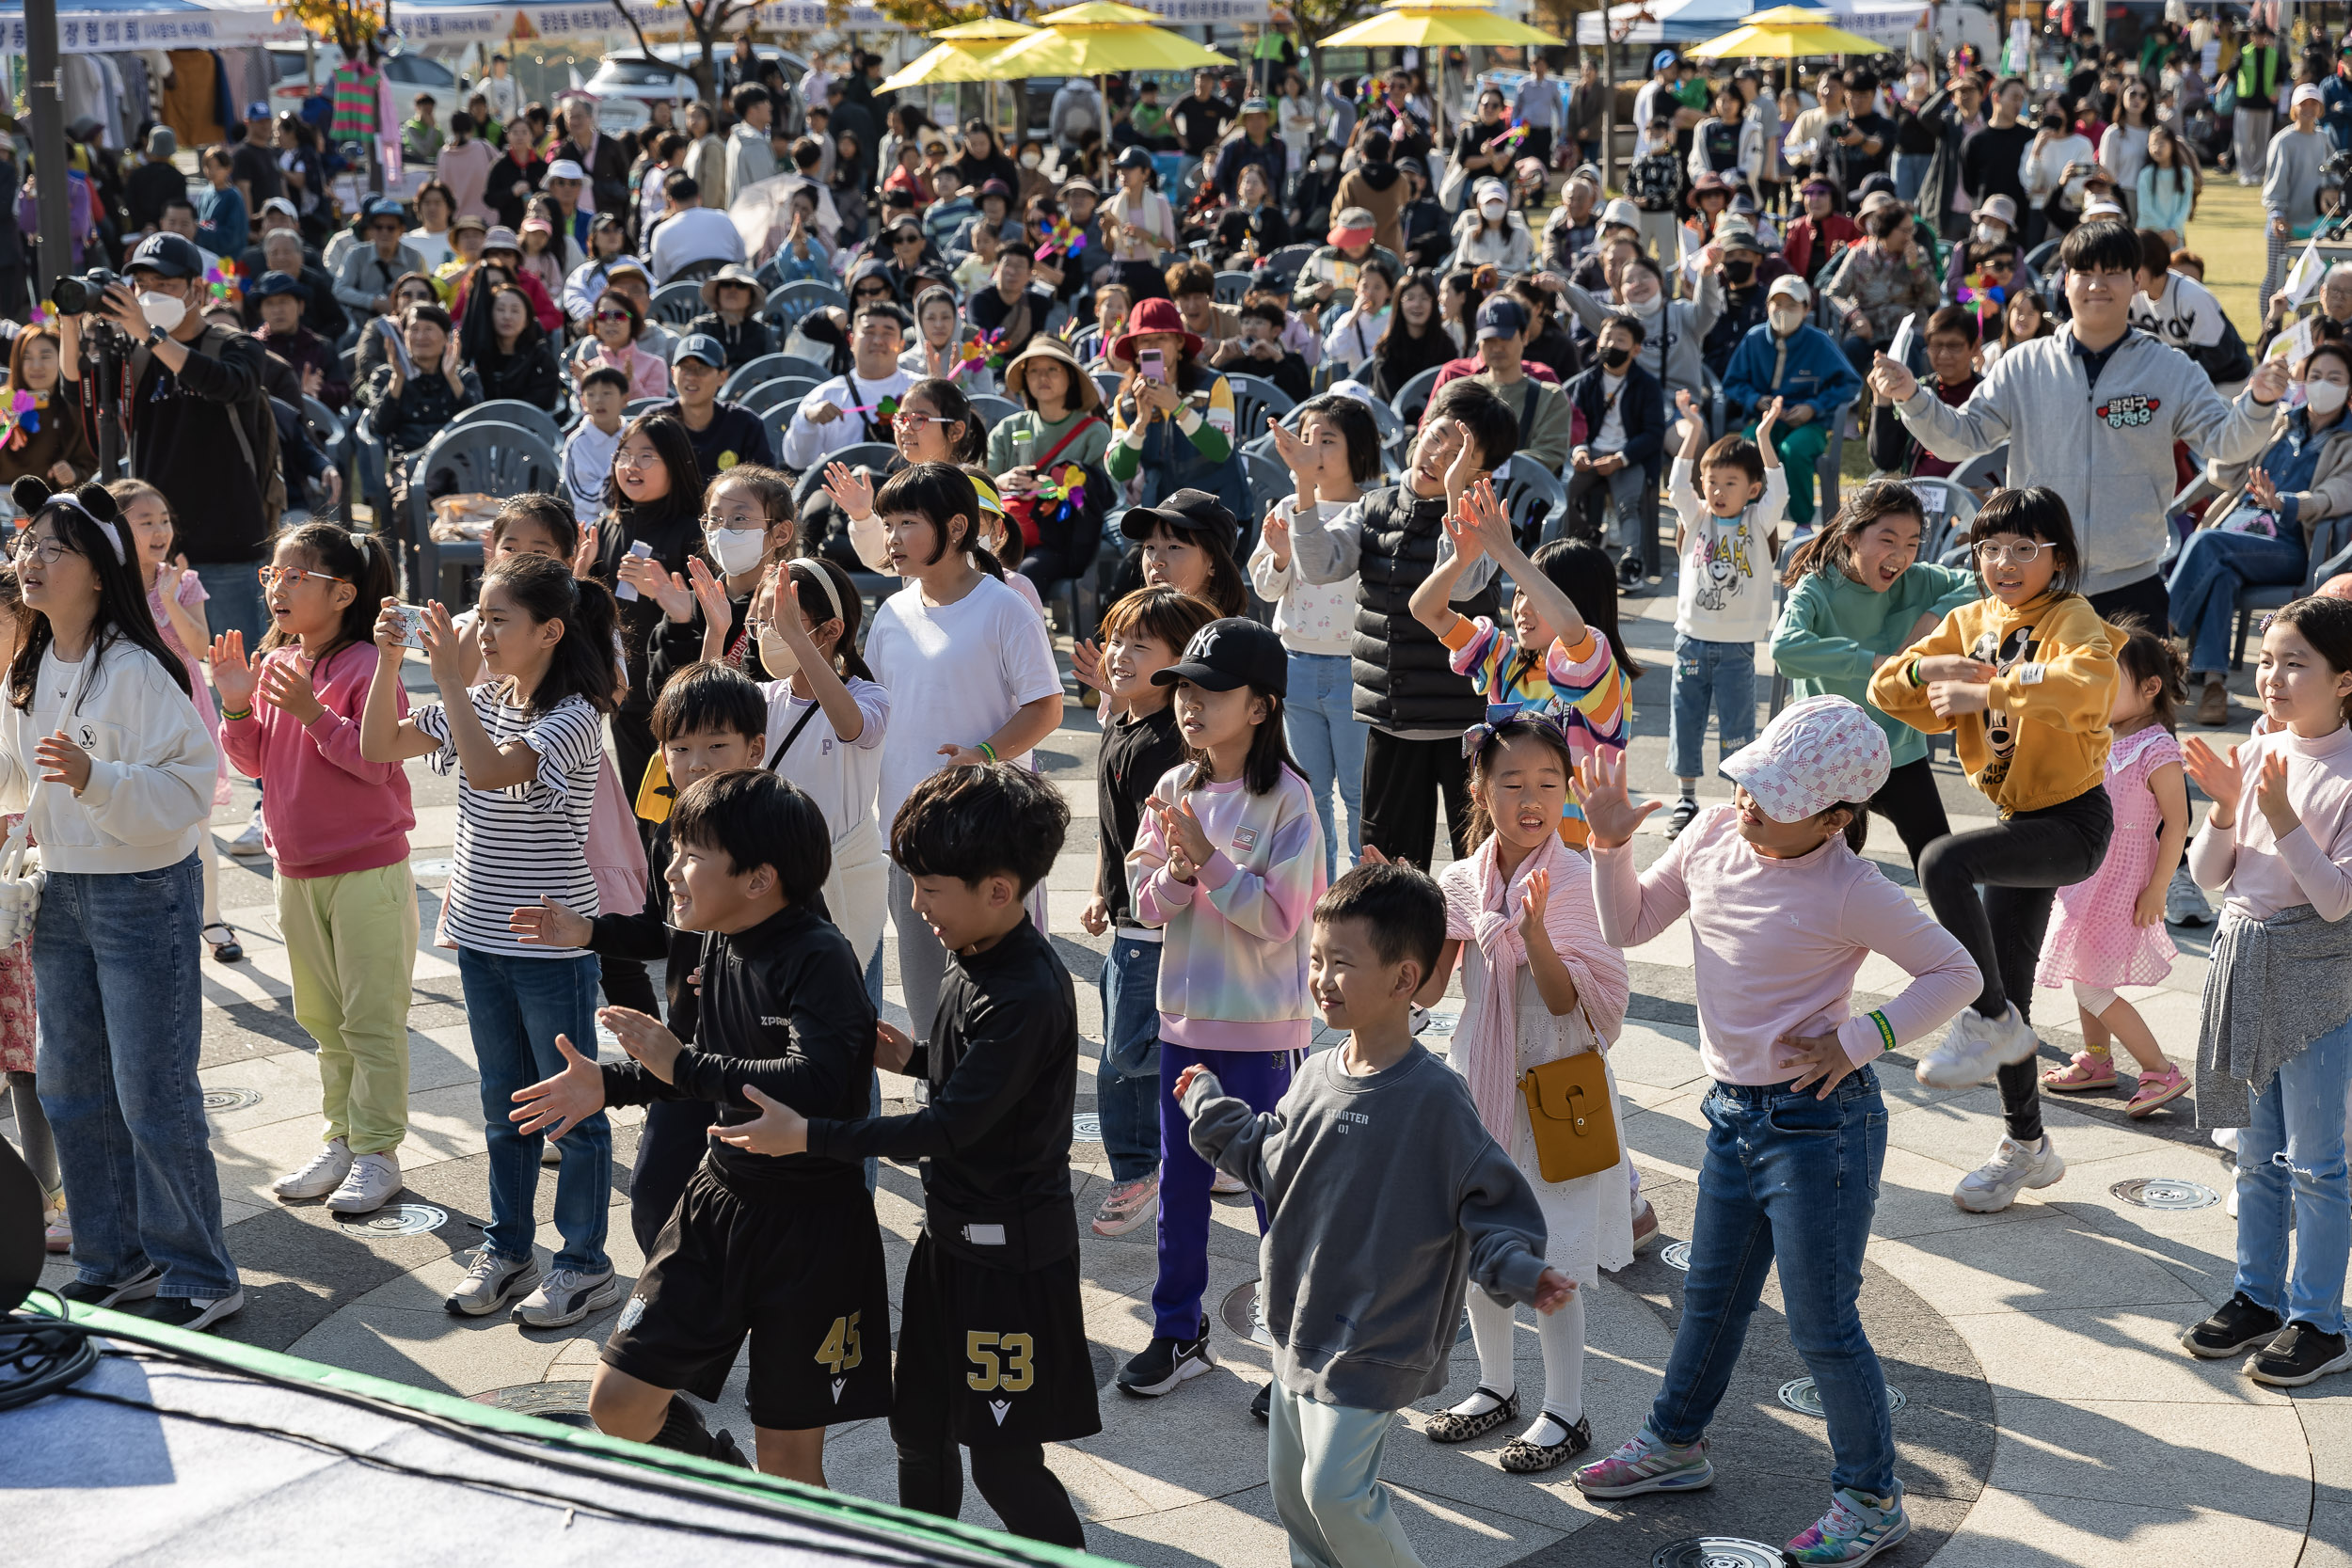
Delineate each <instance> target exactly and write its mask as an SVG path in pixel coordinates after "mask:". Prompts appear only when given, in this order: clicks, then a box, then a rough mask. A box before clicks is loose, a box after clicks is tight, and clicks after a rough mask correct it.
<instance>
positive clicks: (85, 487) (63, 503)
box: [8, 474, 131, 566]
mask: <svg viewBox="0 0 2352 1568" xmlns="http://www.w3.org/2000/svg"><path fill="white" fill-rule="evenodd" d="M8 495H9V498H10V499H13V500H14V501H15V502H16V504H17V507H18V509H19V510H20V511H22V512H23V513H24V516H25V523H24V526H25V527H26V528H28V529H29V528H31V527H32V526H33V524H34V523H35V522H37V521H39V520H40V514H41V513H42V511H43V510H45V509H48V508H64V509H70V510H72V511H74V512H78V513H80V514H81V515H83V516H85V517H87V518H88V519H89V520H90V522H91V523H92V524H93V525H95V526H96V527H97V529H98V531H99V532H101V533H103V534H104V535H105V536H106V540H107V543H109V544H111V545H113V546H114V547H115V563H116V564H117V565H120V566H127V565H129V564H130V562H131V556H130V551H129V550H128V549H127V548H126V547H125V541H124V539H123V534H122V525H121V523H120V522H119V521H118V520H117V519H118V518H119V515H120V513H121V509H120V508H119V507H118V506H117V505H116V504H115V499H114V497H113V496H111V495H109V494H107V492H106V487H105V486H104V485H103V484H78V485H75V486H74V487H73V488H72V489H71V490H52V489H50V488H49V482H48V481H46V480H44V479H42V478H41V477H40V475H39V474H26V475H25V476H24V478H22V479H20V480H18V481H17V482H16V483H14V484H12V485H10V486H8Z"/></svg>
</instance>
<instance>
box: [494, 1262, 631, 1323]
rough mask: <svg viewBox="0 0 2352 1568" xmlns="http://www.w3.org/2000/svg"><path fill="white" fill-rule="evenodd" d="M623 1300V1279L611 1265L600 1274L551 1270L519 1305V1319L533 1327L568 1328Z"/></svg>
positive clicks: (516, 1305) (570, 1270) (517, 1307)
mask: <svg viewBox="0 0 2352 1568" xmlns="http://www.w3.org/2000/svg"><path fill="white" fill-rule="evenodd" d="M620 1299H621V1282H620V1281H619V1280H618V1279H615V1278H614V1277H613V1276H612V1270H611V1269H609V1268H608V1269H606V1270H604V1271H603V1272H602V1273H600V1274H582V1273H580V1271H579V1270H578V1269H564V1268H557V1269H550V1270H548V1276H547V1277H546V1278H545V1279H543V1280H541V1281H540V1282H539V1288H538V1289H537V1290H535V1291H532V1292H531V1294H530V1295H528V1296H526V1297H524V1298H523V1299H522V1300H521V1301H518V1302H516V1304H515V1321H516V1322H517V1323H524V1324H526V1325H528V1326H530V1327H532V1328H564V1327H567V1326H568V1325H570V1324H572V1323H578V1322H580V1319H582V1318H584V1317H586V1316H587V1315H588V1314H589V1313H591V1312H596V1311H599V1310H601V1309H603V1308H604V1307H610V1306H612V1304H613V1303H614V1302H616V1301H618V1300H620Z"/></svg>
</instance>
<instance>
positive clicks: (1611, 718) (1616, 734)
mask: <svg viewBox="0 0 2352 1568" xmlns="http://www.w3.org/2000/svg"><path fill="white" fill-rule="evenodd" d="M1438 641H1441V642H1443V643H1444V644H1445V645H1446V649H1447V651H1448V652H1449V654H1450V655H1451V656H1452V659H1453V664H1454V673H1455V674H1457V675H1468V676H1469V677H1470V685H1471V687H1473V688H1474V689H1476V690H1477V692H1478V694H1479V695H1480V696H1482V697H1484V698H1486V702H1487V704H1488V705H1490V706H1491V705H1498V704H1503V703H1514V704H1518V705H1521V706H1524V707H1533V708H1538V709H1541V710H1542V711H1543V712H1544V713H1545V714H1546V715H1548V716H1549V717H1551V718H1555V719H1557V720H1559V721H1560V722H1561V724H1562V725H1563V726H1564V727H1565V729H1566V730H1567V732H1568V754H1569V756H1571V757H1572V758H1574V759H1575V761H1576V766H1577V768H1578V769H1579V770H1580V771H1581V770H1582V769H1583V768H1585V767H1586V766H1587V765H1588V764H1590V763H1591V761H1592V760H1593V753H1594V752H1597V751H1599V750H1600V749H1601V748H1602V747H1604V746H1606V747H1608V748H1609V749H1610V750H1612V751H1616V752H1622V751H1624V750H1625V746H1626V741H1627V739H1628V738H1629V726H1628V721H1629V719H1630V718H1631V713H1630V710H1629V707H1628V705H1627V698H1628V695H1629V691H1628V686H1627V682H1626V678H1625V670H1624V668H1623V667H1622V666H1621V665H1619V664H1618V663H1617V659H1616V656H1615V655H1614V654H1613V652H1611V650H1610V647H1609V639H1607V638H1605V637H1603V636H1602V635H1601V634H1600V633H1599V632H1597V631H1595V630H1594V629H1593V628H1592V627H1590V626H1586V627H1585V628H1584V635H1583V636H1582V637H1581V639H1579V640H1578V641H1574V642H1563V641H1557V640H1555V641H1553V642H1552V644H1551V646H1550V647H1549V648H1548V649H1546V650H1545V652H1544V657H1543V658H1542V659H1540V660H1537V659H1535V658H1532V657H1525V656H1523V655H1522V654H1521V653H1520V651H1519V645H1518V641H1517V640H1516V639H1515V638H1513V637H1512V635H1511V633H1510V631H1509V630H1508V629H1507V628H1504V627H1502V626H1496V625H1495V624H1494V623H1493V622H1492V621H1489V620H1488V619H1486V617H1485V616H1484V615H1481V616H1478V617H1476V618H1475V619H1473V618H1471V617H1470V616H1467V615H1463V616H1457V617H1455V619H1454V629H1453V630H1451V631H1449V632H1447V633H1446V634H1445V635H1444V636H1443V637H1442V638H1440V639H1438ZM1592 837H1593V833H1592V830H1591V829H1590V828H1588V827H1586V826H1585V824H1584V808H1583V806H1581V804H1579V803H1578V800H1577V786H1576V784H1575V783H1574V782H1571V783H1570V784H1569V787H1568V799H1567V801H1566V803H1565V804H1564V805H1563V806H1562V807H1561V808H1560V842H1561V843H1563V844H1565V845H1566V846H1567V847H1569V848H1571V849H1582V848H1584V847H1586V846H1587V845H1588V844H1590V843H1591V842H1592Z"/></svg>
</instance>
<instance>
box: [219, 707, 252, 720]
mask: <svg viewBox="0 0 2352 1568" xmlns="http://www.w3.org/2000/svg"><path fill="white" fill-rule="evenodd" d="M252 717H253V710H252V709H251V708H249V707H248V708H240V709H238V710H237V711H236V712H234V713H223V714H222V715H221V718H222V719H223V720H224V721H227V722H229V723H231V724H233V723H235V722H236V721H238V720H240V719H250V718H252Z"/></svg>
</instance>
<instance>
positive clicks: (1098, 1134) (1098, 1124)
mask: <svg viewBox="0 0 2352 1568" xmlns="http://www.w3.org/2000/svg"><path fill="white" fill-rule="evenodd" d="M1070 1136H1071V1137H1072V1138H1073V1140H1075V1141H1076V1142H1078V1143H1082V1144H1099V1143H1101V1142H1102V1141H1103V1118H1102V1117H1099V1116H1097V1115H1095V1113H1093V1112H1092V1111H1081V1112H1079V1113H1078V1114H1077V1115H1076V1116H1074V1117H1071V1118H1070Z"/></svg>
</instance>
